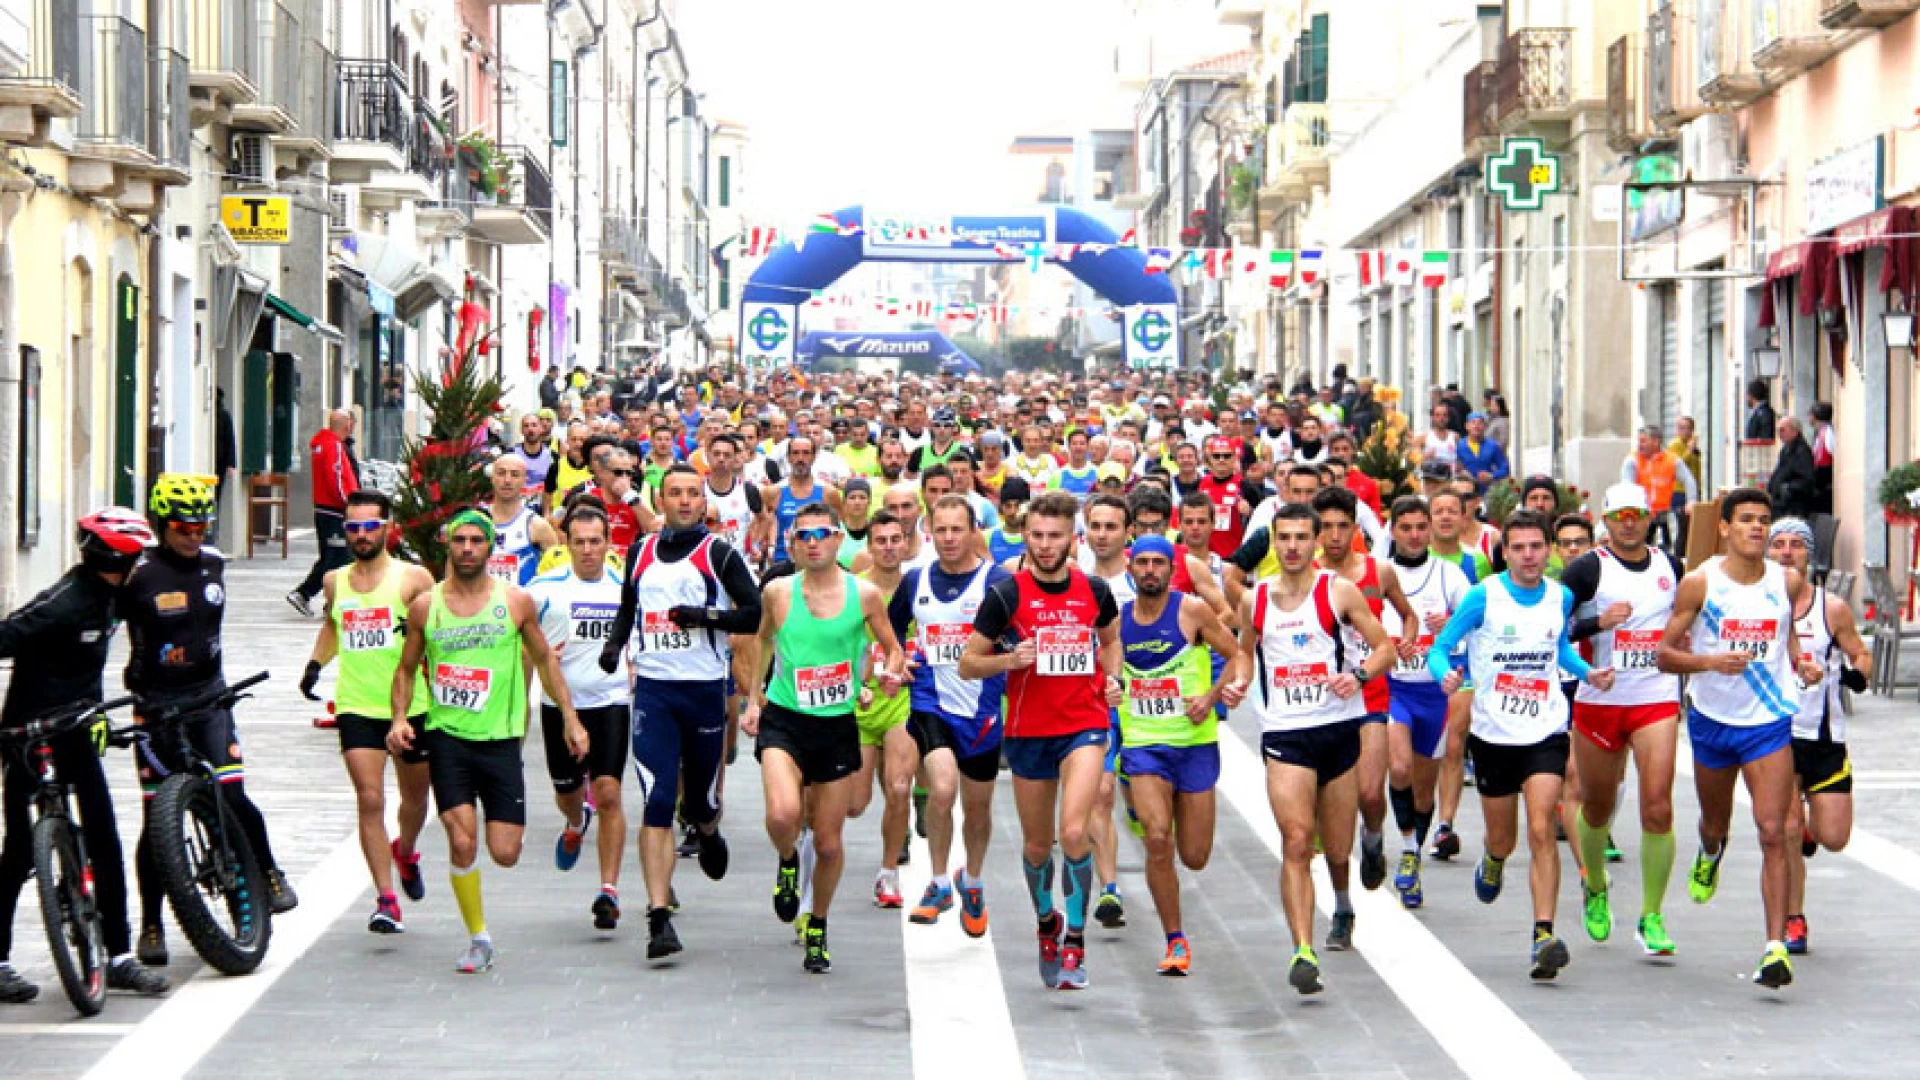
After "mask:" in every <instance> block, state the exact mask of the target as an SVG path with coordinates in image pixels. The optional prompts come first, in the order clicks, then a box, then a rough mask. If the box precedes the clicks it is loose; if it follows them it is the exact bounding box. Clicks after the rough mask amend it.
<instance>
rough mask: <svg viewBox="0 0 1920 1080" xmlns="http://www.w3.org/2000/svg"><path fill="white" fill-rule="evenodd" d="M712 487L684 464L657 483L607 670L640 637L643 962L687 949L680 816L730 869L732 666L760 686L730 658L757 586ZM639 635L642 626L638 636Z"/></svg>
mask: <svg viewBox="0 0 1920 1080" xmlns="http://www.w3.org/2000/svg"><path fill="white" fill-rule="evenodd" d="M704 491H705V486H704V484H703V483H702V481H701V479H700V476H699V474H698V473H696V472H694V471H693V469H691V468H690V467H688V466H685V465H675V466H674V467H673V468H671V469H669V470H667V475H666V477H665V478H664V479H663V480H662V481H661V484H660V503H661V510H662V512H663V513H664V515H665V518H664V521H665V529H664V530H663V531H662V532H660V533H659V534H658V535H657V536H649V537H646V538H645V539H643V540H641V541H640V542H639V543H638V544H636V545H634V547H633V550H632V551H631V552H630V553H629V555H628V559H627V562H628V567H629V569H628V572H627V579H626V583H625V585H624V587H623V588H622V589H621V590H620V599H619V611H618V613H616V614H615V616H614V620H613V629H612V630H611V631H610V633H609V635H608V637H607V640H606V644H605V645H603V646H602V647H601V648H600V651H599V661H600V670H601V671H603V672H606V673H608V674H611V673H613V672H614V671H615V670H617V669H618V667H619V664H620V652H621V650H623V649H626V648H628V645H629V643H630V642H631V643H632V650H631V652H630V654H629V657H628V662H629V663H630V665H631V666H632V669H633V674H634V679H633V726H632V730H631V738H632V740H633V771H634V778H635V779H636V780H637V781H638V782H639V784H640V797H641V799H642V801H643V802H644V803H645V808H644V809H643V811H642V816H641V819H640V873H641V877H642V879H643V880H644V881H645V883H646V886H647V958H648V959H650V960H659V959H662V958H664V957H668V956H672V955H673V954H675V953H677V952H679V951H680V949H681V945H680V937H679V934H678V933H677V932H676V931H675V930H674V928H673V922H672V919H671V912H672V909H673V903H672V900H673V868H674V842H673V820H674V808H675V803H676V801H677V802H678V803H679V810H680V813H681V815H682V816H683V817H684V818H685V819H686V821H687V824H688V827H689V830H690V836H689V839H690V840H691V841H692V842H693V847H694V851H695V853H696V854H698V856H699V858H700V869H701V871H702V872H703V873H705V874H706V875H707V877H709V878H711V879H712V880H714V881H718V880H720V879H721V878H722V877H725V876H726V872H727V861H728V849H727V842H726V838H725V837H723V836H721V835H720V780H721V773H722V765H723V762H724V761H725V756H726V748H727V739H728V735H729V728H728V723H729V721H730V719H731V713H730V711H729V709H728V702H727V694H728V672H729V668H731V670H732V672H733V680H734V683H735V684H736V685H738V686H749V685H757V684H758V679H756V678H754V677H752V676H753V675H755V674H757V671H756V669H755V668H754V667H753V666H752V664H751V658H749V657H745V656H741V655H736V654H734V653H733V652H732V651H731V649H730V646H729V638H728V636H727V635H729V634H746V633H751V632H753V629H754V628H756V627H758V626H759V625H760V616H761V599H760V586H759V583H758V582H756V581H755V580H754V578H753V571H752V570H751V569H750V568H749V567H748V566H747V563H746V558H745V556H743V555H741V554H740V552H739V551H738V550H737V549H736V548H734V547H733V546H732V545H731V544H729V543H727V542H726V541H725V540H721V539H718V538H716V537H714V536H713V535H712V534H711V533H709V532H708V531H707V530H706V528H705V526H704V525H703V521H704V519H705V516H706V503H705V499H704V498H703V497H702V493H703V492H704ZM636 631H638V633H636Z"/></svg>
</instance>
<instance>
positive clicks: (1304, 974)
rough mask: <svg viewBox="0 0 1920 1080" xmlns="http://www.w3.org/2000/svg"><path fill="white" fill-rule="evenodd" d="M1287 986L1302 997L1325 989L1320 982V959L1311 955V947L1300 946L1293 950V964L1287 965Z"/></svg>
mask: <svg viewBox="0 0 1920 1080" xmlns="http://www.w3.org/2000/svg"><path fill="white" fill-rule="evenodd" d="M1287 985H1288V986H1291V987H1293V988H1294V989H1295V990H1298V991H1300V993H1301V994H1302V995H1303V996H1304V995H1306V994H1317V993H1319V992H1320V991H1322V990H1325V989H1326V985H1325V984H1323V983H1322V982H1321V981H1320V958H1319V957H1317V956H1315V955H1313V949H1312V947H1310V946H1307V945H1302V946H1300V947H1299V948H1297V949H1295V950H1293V963H1291V964H1288V965H1287Z"/></svg>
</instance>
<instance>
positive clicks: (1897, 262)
mask: <svg viewBox="0 0 1920 1080" xmlns="http://www.w3.org/2000/svg"><path fill="white" fill-rule="evenodd" d="M1917 222H1920V211H1916V210H1915V209H1914V208H1913V207H1911V206H1889V207H1887V208H1886V209H1885V210H1880V211H1877V212H1875V213H1872V214H1868V215H1867V216H1866V217H1863V218H1859V219H1857V220H1854V221H1850V222H1848V223H1847V224H1845V225H1842V226H1840V227H1839V228H1837V229H1835V230H1833V239H1834V242H1835V243H1837V244H1839V245H1840V254H1842V255H1853V254H1856V253H1858V252H1862V251H1865V250H1867V249H1868V248H1875V247H1880V248H1886V249H1887V258H1886V261H1884V262H1882V263H1881V264H1880V283H1879V287H1880V291H1881V292H1883V293H1884V292H1889V291H1891V290H1893V289H1899V290H1900V291H1901V292H1902V293H1904V294H1906V295H1907V296H1909V297H1911V296H1912V295H1913V293H1914V286H1915V284H1916V283H1917V282H1920V266H1917V265H1916V263H1920V256H1917V255H1916V252H1915V250H1914V247H1915V245H1914V240H1913V234H1914V226H1915V224H1916V223H1917Z"/></svg>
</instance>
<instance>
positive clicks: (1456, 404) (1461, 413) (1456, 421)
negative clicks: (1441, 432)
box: [1440, 383, 1473, 435]
mask: <svg viewBox="0 0 1920 1080" xmlns="http://www.w3.org/2000/svg"><path fill="white" fill-rule="evenodd" d="M1440 400H1441V401H1442V402H1445V403H1446V406H1447V426H1448V427H1449V428H1452V429H1453V433H1454V434H1455V435H1465V434H1466V433H1467V414H1468V413H1470V412H1472V411H1473V406H1472V405H1469V404H1468V403H1467V396H1466V395H1465V394H1462V393H1461V392H1460V385H1459V384H1458V383H1448V384H1447V388H1446V389H1445V390H1444V391H1442V392H1441V394H1440Z"/></svg>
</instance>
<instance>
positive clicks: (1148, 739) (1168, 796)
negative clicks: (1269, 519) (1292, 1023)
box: [1120, 493, 1248, 975]
mask: <svg viewBox="0 0 1920 1080" xmlns="http://www.w3.org/2000/svg"><path fill="white" fill-rule="evenodd" d="M1161 498H1162V499H1164V498H1165V495H1164V493H1162V495H1161ZM1190 557H1191V556H1188V555H1186V554H1185V553H1184V552H1183V551H1181V550H1179V549H1176V548H1175V547H1174V545H1173V544H1172V543H1170V542H1168V541H1167V539H1166V538H1165V537H1163V536H1160V535H1158V534H1147V535H1143V536H1140V537H1138V538H1137V539H1135V541H1134V544H1133V552H1132V556H1131V557H1130V558H1129V560H1128V566H1129V568H1130V572H1131V576H1132V578H1133V584H1134V588H1135V589H1136V590H1137V592H1138V595H1137V596H1136V597H1135V598H1134V599H1133V600H1132V601H1130V602H1128V603H1126V604H1123V605H1121V607H1120V644H1121V648H1122V649H1123V650H1124V651H1125V658H1126V659H1125V668H1124V669H1123V673H1122V682H1123V686H1124V688H1123V692H1122V700H1121V705H1120V741H1121V750H1120V768H1121V771H1122V772H1124V773H1126V775H1127V778H1128V781H1129V789H1130V791H1131V795H1132V802H1133V808H1134V812H1135V813H1137V814H1138V815H1139V818H1140V826H1141V829H1142V830H1143V831H1144V833H1145V836H1144V839H1145V842H1146V849H1147V858H1146V876H1147V890H1148V891H1149V892H1150V893H1152V895H1153V906H1154V909H1155V911H1156V912H1158V914H1159V916H1160V929H1161V930H1162V931H1163V932H1164V933H1165V934H1166V936H1167V952H1166V956H1165V957H1164V958H1163V959H1162V960H1161V961H1160V966H1159V969H1158V971H1159V973H1160V974H1162V975H1186V974H1187V973H1188V972H1189V970H1191V967H1192V963H1193V947H1192V945H1191V944H1190V943H1189V942H1188V941H1187V935H1186V932H1185V929H1184V924H1183V923H1182V921H1181V918H1180V874H1179V871H1178V870H1177V869H1176V868H1175V867H1174V864H1173V860H1174V855H1175V852H1176V849H1177V851H1178V854H1179V857H1180V862H1181V864H1182V865H1184V866H1186V868H1187V869H1188V870H1192V871H1195V872H1198V871H1200V870H1202V869H1204V868H1205V867H1206V865H1207V860H1208V858H1209V857H1210V856H1211V855H1212V854H1213V823H1214V811H1215V808H1214V793H1213V789H1214V785H1215V784H1216V783H1218V782H1219V779H1220V745H1219V732H1218V729H1217V726H1216V724H1217V721H1216V719H1215V717H1214V706H1215V705H1216V704H1217V703H1219V702H1220V701H1221V700H1222V698H1223V697H1225V696H1226V695H1225V693H1224V692H1225V690H1226V686H1224V685H1221V684H1219V683H1217V682H1216V681H1215V680H1214V678H1213V673H1212V665H1211V664H1210V663H1209V662H1208V656H1209V654H1208V652H1207V648H1208V647H1211V648H1212V650H1213V655H1222V656H1224V655H1231V656H1233V657H1234V662H1235V664H1236V665H1239V666H1236V669H1235V671H1234V673H1233V675H1232V676H1231V677H1230V678H1229V679H1228V683H1227V685H1232V686H1238V687H1241V688H1244V687H1245V686H1246V684H1247V681H1248V677H1247V672H1246V671H1245V670H1244V657H1242V656H1241V654H1240V651H1239V649H1238V648H1237V647H1236V646H1235V644H1234V639H1233V635H1232V634H1231V633H1229V632H1228V630H1227V628H1226V625H1225V624H1224V623H1222V622H1221V621H1220V617H1219V616H1218V615H1217V614H1216V613H1215V612H1214V610H1213V609H1212V608H1211V607H1209V606H1208V605H1207V604H1205V603H1202V602H1194V603H1189V602H1188V601H1189V599H1190V597H1189V594H1187V593H1185V592H1181V591H1178V590H1173V589H1171V588H1170V585H1171V581H1172V578H1173V576H1174V567H1175V565H1177V560H1179V559H1183V558H1190ZM1203 641H1204V643H1205V645H1202V644H1201V643H1202V642H1203ZM1234 703H1235V704H1238V701H1237V700H1236V701H1235V702H1234Z"/></svg>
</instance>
